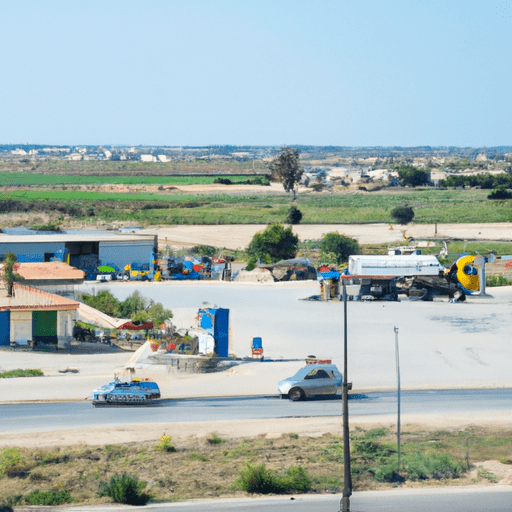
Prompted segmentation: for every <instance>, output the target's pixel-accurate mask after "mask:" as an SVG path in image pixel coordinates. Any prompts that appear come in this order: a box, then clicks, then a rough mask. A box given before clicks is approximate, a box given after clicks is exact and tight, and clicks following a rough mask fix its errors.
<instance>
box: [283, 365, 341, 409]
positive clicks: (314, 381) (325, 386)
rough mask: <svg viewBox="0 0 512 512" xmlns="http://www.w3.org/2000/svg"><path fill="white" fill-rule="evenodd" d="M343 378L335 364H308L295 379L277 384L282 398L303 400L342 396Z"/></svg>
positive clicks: (290, 378) (291, 378)
mask: <svg viewBox="0 0 512 512" xmlns="http://www.w3.org/2000/svg"><path fill="white" fill-rule="evenodd" d="M342 386H343V377H342V375H341V373H340V371H339V370H338V368H337V367H336V365H335V364H307V365H306V366H304V368H301V369H300V370H299V371H298V372H297V373H296V374H295V375H294V376H293V377H289V378H288V379H285V380H282V381H280V382H278V383H277V390H278V392H279V394H280V395H281V398H289V399H290V400H293V401H297V400H302V399H304V398H306V397H310V396H318V395H340V394H341V391H342Z"/></svg>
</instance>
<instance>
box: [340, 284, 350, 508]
mask: <svg viewBox="0 0 512 512" xmlns="http://www.w3.org/2000/svg"><path fill="white" fill-rule="evenodd" d="M343 314H344V340H343V349H344V366H343V396H342V398H343V497H342V498H341V503H340V505H341V512H350V496H351V495H352V473H351V470H350V431H349V428H348V387H349V384H348V371H347V366H348V365H347V288H346V284H345V281H343Z"/></svg>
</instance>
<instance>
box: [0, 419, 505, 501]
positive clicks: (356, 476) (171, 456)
mask: <svg viewBox="0 0 512 512" xmlns="http://www.w3.org/2000/svg"><path fill="white" fill-rule="evenodd" d="M377 430H379V431H381V434H382V435H378V436H377V437H376V438H375V437H374V436H373V434H372V432H375V430H374V431H364V430H362V429H357V430H356V431H354V432H353V433H352V448H353V462H352V467H353V481H354V489H355V490H368V489H384V488H390V487H391V486H392V485H393V484H389V483H388V484H384V483H377V482H375V481H373V480H372V478H371V472H368V471H367V469H368V468H367V467H365V464H368V462H365V460H366V459H365V458H364V457H363V458H361V456H360V455H356V453H355V451H354V446H355V443H357V441H358V439H363V438H364V439H377V441H378V442H379V443H382V445H383V446H387V447H388V449H389V446H393V443H395V441H396V438H395V437H394V433H393V432H389V431H387V430H386V429H384V430H382V429H377ZM219 439H220V441H219ZM402 442H403V445H402V446H403V453H404V452H406V451H407V450H417V449H421V450H423V449H425V450H430V451H435V452H436V453H450V454H452V455H453V456H454V457H456V458H457V459H458V460H463V461H466V462H467V463H469V465H473V466H474V467H475V469H474V470H473V471H471V472H469V473H468V474H467V475H466V476H465V477H463V478H460V479H457V480H442V479H441V480H426V481H422V482H407V481H406V482H405V483H403V484H402V485H403V486H407V487H417V486H420V485H450V484H451V483H453V482H455V483H456V484H457V485H463V484H475V483H476V484H482V485H494V484H495V483H496V482H499V481H502V482H503V483H505V482H510V476H511V474H512V464H511V463H510V453H511V447H512V438H511V435H510V431H505V430H500V429H493V430H485V429H477V430H475V429H472V430H465V431H463V432H461V431H437V432H436V431H414V432H404V433H403V440H402ZM173 444H174V446H175V448H176V451H162V450H161V449H159V446H158V445H159V443H155V442H149V441H147V442H141V443H127V444H118V445H105V446H98V447H90V446H73V447H67V448H58V447H56V448H46V449H41V448H38V449H28V448H20V449H16V448H8V449H4V450H1V451H0V463H2V461H4V462H3V471H2V472H0V474H2V473H3V474H2V476H1V477H0V496H2V497H3V499H4V500H9V499H12V498H14V496H16V495H20V494H22V495H27V494H28V493H30V492H32V491H34V490H40V491H47V490H54V491H55V490H61V489H62V490H67V491H69V492H70V493H71V495H72V496H73V499H74V501H75V502H77V503H82V504H93V503H102V502H109V501H110V499H109V498H99V497H98V496H97V491H98V489H99V484H100V482H101V481H108V480H109V479H110V477H111V476H113V475H122V474H129V475H133V476H135V477H137V478H138V479H139V480H143V481H146V482H147V487H146V491H147V492H149V493H150V494H151V496H152V497H153V499H155V500H164V501H174V500H183V499H192V498H215V497H227V496H239V495H245V493H243V492H242V491H239V490H236V489H234V488H233V487H232V485H233V483H234V481H235V480H236V478H237V477H238V476H239V472H240V470H241V469H242V468H243V467H244V465H245V464H246V463H249V464H265V466H266V467H267V468H271V469H274V470H276V471H278V472H279V471H283V470H285V469H287V468H289V467H291V466H301V465H303V466H304V467H305V468H306V470H307V472H308V474H309V475H310V477H311V479H312V481H313V491H314V492H320V493H322V492H333V491H335V492H339V490H340V489H341V488H342V486H343V481H342V467H343V464H342V451H343V450H342V442H341V439H340V438H338V437H336V436H334V435H332V434H324V435H322V436H319V437H311V436H305V435H299V434H296V433H288V434H282V435H281V436H280V437H277V438H273V439H270V438H268V437H267V436H266V435H264V434H263V435H260V436H257V437H255V438H244V439H221V438H220V437H219V436H216V435H214V434H213V433H212V434H210V436H209V437H207V438H202V439H198V438H192V437H190V438H188V439H184V440H183V439H182V440H179V442H176V443H174V442H173ZM423 447H425V448H423ZM6 450H10V451H11V452H10V454H11V455H10V460H14V461H15V462H14V463H13V464H11V465H9V464H6V463H5V460H6V457H5V456H4V455H3V454H5V453H7V452H6ZM12 450H15V453H14V455H13V452H12ZM491 460H494V461H498V462H494V463H493V465H492V466H489V465H488V464H487V465H486V464H485V463H482V462H478V463H477V462H476V461H491ZM499 461H501V462H499ZM482 464H483V465H482ZM498 466H499V471H500V473H499V475H497V476H496V478H494V477H492V474H494V473H493V472H492V471H491V470H490V469H493V468H497V467H498ZM478 468H480V470H478ZM482 468H484V469H482ZM489 468H490V469H489ZM0 469H2V468H1V467H0ZM395 485H396V484H395Z"/></svg>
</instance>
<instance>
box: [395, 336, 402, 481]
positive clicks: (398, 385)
mask: <svg viewBox="0 0 512 512" xmlns="http://www.w3.org/2000/svg"><path fill="white" fill-rule="evenodd" d="M394 329H395V358H396V391H397V403H398V407H397V412H398V420H397V427H396V444H397V447H398V466H397V473H398V474H400V452H401V449H400V357H399V355H398V327H396V326H395V328H394Z"/></svg>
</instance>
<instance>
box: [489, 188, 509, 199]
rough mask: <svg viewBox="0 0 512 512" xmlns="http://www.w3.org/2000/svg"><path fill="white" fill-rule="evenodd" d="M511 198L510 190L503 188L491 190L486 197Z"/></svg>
mask: <svg viewBox="0 0 512 512" xmlns="http://www.w3.org/2000/svg"><path fill="white" fill-rule="evenodd" d="M511 198H512V190H506V189H504V188H499V189H496V190H493V191H492V192H491V193H490V194H489V195H488V196H487V199H511Z"/></svg>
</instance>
